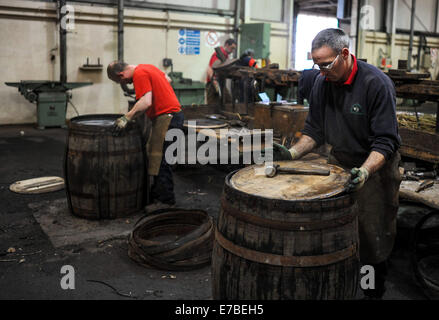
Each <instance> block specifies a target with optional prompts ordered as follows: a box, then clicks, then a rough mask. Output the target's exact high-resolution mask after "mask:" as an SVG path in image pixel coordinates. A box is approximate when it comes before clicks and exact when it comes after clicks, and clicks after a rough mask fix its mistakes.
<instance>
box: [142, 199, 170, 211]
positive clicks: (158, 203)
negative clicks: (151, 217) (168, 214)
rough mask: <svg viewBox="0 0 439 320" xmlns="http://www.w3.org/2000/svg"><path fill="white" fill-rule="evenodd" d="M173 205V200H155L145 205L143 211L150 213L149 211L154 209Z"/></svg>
mask: <svg viewBox="0 0 439 320" xmlns="http://www.w3.org/2000/svg"><path fill="white" fill-rule="evenodd" d="M173 207H175V202H174V203H171V202H170V203H165V202H161V201H158V200H155V201H154V202H153V203H151V204H149V205H147V206H146V207H145V212H146V213H151V212H153V211H156V210H160V209H168V208H173Z"/></svg>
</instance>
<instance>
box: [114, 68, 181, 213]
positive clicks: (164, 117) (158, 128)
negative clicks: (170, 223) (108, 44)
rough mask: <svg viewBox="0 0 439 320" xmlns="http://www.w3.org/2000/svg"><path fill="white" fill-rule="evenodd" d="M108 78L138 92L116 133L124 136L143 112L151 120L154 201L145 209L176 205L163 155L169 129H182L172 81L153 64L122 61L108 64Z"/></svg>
mask: <svg viewBox="0 0 439 320" xmlns="http://www.w3.org/2000/svg"><path fill="white" fill-rule="evenodd" d="M107 75H108V78H110V79H111V80H113V81H115V82H117V83H132V84H133V85H134V90H135V92H136V104H135V105H134V107H133V108H132V109H131V110H130V111H128V112H127V113H126V114H125V115H123V116H122V117H120V118H119V119H117V120H116V122H115V124H114V127H113V132H114V134H115V135H119V134H121V132H123V130H124V129H125V127H126V126H127V124H128V122H129V121H130V120H132V119H133V118H134V117H136V116H137V115H140V114H141V113H146V115H147V116H148V118H150V119H151V121H152V130H151V135H150V138H149V139H148V144H147V155H148V175H150V176H154V182H153V185H152V188H151V198H152V200H153V201H154V202H153V203H152V204H151V205H149V206H147V208H146V210H147V211H151V210H154V209H160V208H164V207H169V206H171V205H174V204H175V196H174V183H173V178H172V170H171V167H170V166H169V164H168V163H167V162H166V159H165V157H164V156H163V154H164V153H165V151H166V148H167V147H168V146H169V145H170V144H171V143H172V141H165V136H166V132H167V131H168V130H169V129H172V128H178V129H181V130H182V129H183V122H184V116H183V112H182V111H181V106H180V103H179V102H178V99H177V97H176V95H175V93H174V90H173V89H172V87H171V84H170V82H171V79H170V78H169V77H168V76H167V75H166V74H165V73H164V72H162V71H161V70H159V69H158V68H157V67H155V66H153V65H150V64H139V65H129V64H127V63H125V62H120V61H114V62H112V63H110V64H109V65H108V67H107Z"/></svg>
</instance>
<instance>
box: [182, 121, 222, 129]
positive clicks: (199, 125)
mask: <svg viewBox="0 0 439 320" xmlns="http://www.w3.org/2000/svg"><path fill="white" fill-rule="evenodd" d="M189 121H196V125H195V126H193V125H192V124H189ZM183 126H184V127H186V128H193V129H216V128H224V127H227V123H226V122H224V121H221V120H215V119H205V118H200V119H190V120H185V121H184V124H183Z"/></svg>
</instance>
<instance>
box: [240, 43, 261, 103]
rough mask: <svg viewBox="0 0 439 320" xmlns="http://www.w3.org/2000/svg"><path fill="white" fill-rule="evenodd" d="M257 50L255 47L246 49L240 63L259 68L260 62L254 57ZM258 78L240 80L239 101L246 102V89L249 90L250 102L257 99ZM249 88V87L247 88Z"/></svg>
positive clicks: (244, 65)
mask: <svg viewBox="0 0 439 320" xmlns="http://www.w3.org/2000/svg"><path fill="white" fill-rule="evenodd" d="M254 55H255V51H254V50H253V49H250V48H249V49H246V50H245V51H244V52H243V53H242V55H241V57H240V58H239V61H238V65H239V66H243V67H250V68H258V64H257V62H256V60H255V59H254ZM256 85H257V82H256V80H253V81H249V80H248V79H240V80H239V102H244V101H245V98H244V94H245V90H247V97H248V101H249V102H253V101H254V99H255V97H254V96H255V86H256ZM246 88H247V89H246Z"/></svg>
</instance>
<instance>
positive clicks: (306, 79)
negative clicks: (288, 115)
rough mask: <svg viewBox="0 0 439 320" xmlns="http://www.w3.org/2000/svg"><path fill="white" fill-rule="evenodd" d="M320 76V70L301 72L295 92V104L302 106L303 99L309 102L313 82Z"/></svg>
mask: <svg viewBox="0 0 439 320" xmlns="http://www.w3.org/2000/svg"><path fill="white" fill-rule="evenodd" d="M319 74H320V70H316V69H310V70H303V71H302V74H301V75H300V77H299V85H298V91H297V103H298V104H304V101H305V99H306V100H307V101H308V102H309V96H310V95H311V90H312V87H313V86H314V82H315V80H316V79H317V77H318V75H319Z"/></svg>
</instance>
